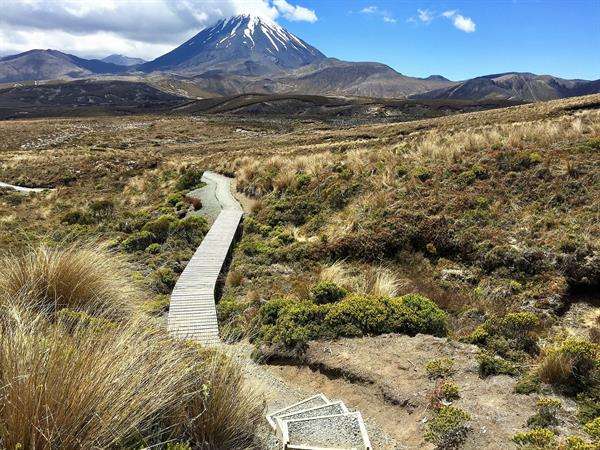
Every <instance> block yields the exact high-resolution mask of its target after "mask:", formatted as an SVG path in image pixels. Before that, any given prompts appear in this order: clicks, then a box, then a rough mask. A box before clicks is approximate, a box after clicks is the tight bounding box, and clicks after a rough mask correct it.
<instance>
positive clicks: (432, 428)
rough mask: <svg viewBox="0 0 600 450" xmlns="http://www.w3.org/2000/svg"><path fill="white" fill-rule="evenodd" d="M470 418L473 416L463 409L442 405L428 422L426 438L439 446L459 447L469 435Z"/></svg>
mask: <svg viewBox="0 0 600 450" xmlns="http://www.w3.org/2000/svg"><path fill="white" fill-rule="evenodd" d="M470 419H471V416H469V414H468V413H466V412H465V411H463V410H461V409H458V408H455V407H452V406H442V407H441V408H440V409H439V410H438V411H437V413H436V415H435V417H433V418H432V419H431V420H430V421H429V422H428V424H427V432H426V433H425V440H426V441H427V442H432V443H434V444H436V445H437V447H438V448H455V447H458V446H459V445H460V444H461V443H462V442H463V441H464V440H465V438H466V437H467V433H468V432H469V430H470V427H469V426H468V421H469V420H470Z"/></svg>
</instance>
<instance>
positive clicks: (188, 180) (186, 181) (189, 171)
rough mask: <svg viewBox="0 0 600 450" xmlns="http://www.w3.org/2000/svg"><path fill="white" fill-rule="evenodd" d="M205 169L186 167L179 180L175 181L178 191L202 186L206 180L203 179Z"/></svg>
mask: <svg viewBox="0 0 600 450" xmlns="http://www.w3.org/2000/svg"><path fill="white" fill-rule="evenodd" d="M202 175H204V171H203V170H198V169H195V168H185V169H183V170H182V171H181V173H180V175H179V178H178V179H177V182H176V183H175V189H177V190H178V191H186V190H190V189H195V188H199V187H202V186H203V185H204V182H203V181H202Z"/></svg>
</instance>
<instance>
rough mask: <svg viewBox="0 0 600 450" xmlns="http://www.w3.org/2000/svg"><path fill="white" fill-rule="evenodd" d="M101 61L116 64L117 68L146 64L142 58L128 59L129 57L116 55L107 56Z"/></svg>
mask: <svg viewBox="0 0 600 450" xmlns="http://www.w3.org/2000/svg"><path fill="white" fill-rule="evenodd" d="M101 61H104V62H107V63H111V64H117V65H119V66H136V65H138V64H144V63H145V62H146V60H144V59H142V58H130V57H129V56H124V55H117V54H113V55H109V56H107V57H106V58H102V60H101Z"/></svg>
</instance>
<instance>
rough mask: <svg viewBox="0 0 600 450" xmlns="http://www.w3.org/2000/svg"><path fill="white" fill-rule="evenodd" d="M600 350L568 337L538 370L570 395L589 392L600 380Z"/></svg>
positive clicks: (548, 353) (542, 377)
mask: <svg viewBox="0 0 600 450" xmlns="http://www.w3.org/2000/svg"><path fill="white" fill-rule="evenodd" d="M599 349H600V346H599V345H598V344H594V343H592V342H588V341H586V340H583V339H578V338H571V339H567V340H565V341H564V342H563V343H561V344H559V345H557V346H554V347H551V348H550V349H549V350H548V351H547V352H546V354H545V355H544V357H543V359H542V361H541V363H540V365H539V369H538V372H539V375H540V378H541V379H542V380H543V381H546V382H547V383H550V384H553V385H555V386H557V387H559V388H561V389H563V390H565V391H566V392H567V393H570V394H577V393H579V392H583V391H586V390H587V389H589V388H590V387H591V386H593V385H594V384H596V383H598V377H599V374H598V369H599V365H600V362H599V355H600V350H599Z"/></svg>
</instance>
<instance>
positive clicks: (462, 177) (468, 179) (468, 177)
mask: <svg viewBox="0 0 600 450" xmlns="http://www.w3.org/2000/svg"><path fill="white" fill-rule="evenodd" d="M476 179H477V175H475V172H473V171H472V170H467V171H465V172H462V173H460V174H459V175H458V177H457V181H458V184H460V185H461V186H470V185H471V184H473V183H474V182H475V180H476Z"/></svg>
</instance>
